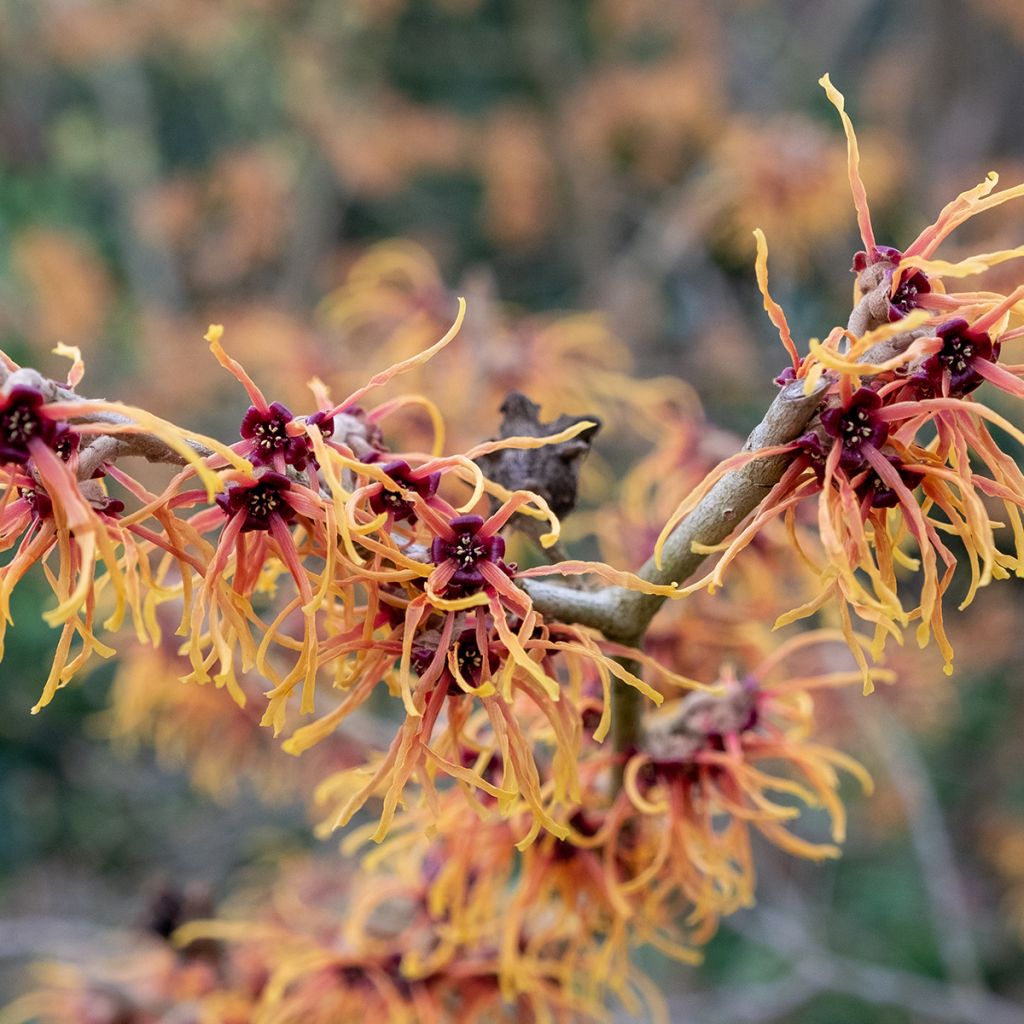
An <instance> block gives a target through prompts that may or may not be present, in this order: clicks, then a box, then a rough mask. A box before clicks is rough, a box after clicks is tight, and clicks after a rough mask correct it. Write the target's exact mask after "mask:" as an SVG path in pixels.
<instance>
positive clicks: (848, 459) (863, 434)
mask: <svg viewBox="0 0 1024 1024" xmlns="http://www.w3.org/2000/svg"><path fill="white" fill-rule="evenodd" d="M881 407H882V399H881V397H880V396H879V394H878V392H877V391H873V390H871V388H859V389H858V390H857V391H855V392H854V393H853V394H852V395H851V396H850V400H849V402H848V403H847V404H846V405H845V406H842V405H835V406H832V407H830V408H828V409H826V410H825V411H824V412H823V413H822V414H821V425H822V427H824V429H825V432H826V433H827V434H829V435H831V436H832V437H833V438H835V440H836V443H838V445H839V448H840V456H839V465H840V466H842V467H843V469H845V470H847V471H849V470H854V469H860V468H861V467H863V466H864V465H865V464H866V463H867V461H868V456H867V452H868V450H869V449H876V450H877V449H878V448H881V447H882V445H883V444H884V442H885V439H886V437H887V436H888V434H889V428H888V427H887V426H886V424H885V423H884V422H883V421H882V420H881V419H880V418H879V416H878V415H877V414H878V410H879V409H881Z"/></svg>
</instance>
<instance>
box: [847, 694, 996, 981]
mask: <svg viewBox="0 0 1024 1024" xmlns="http://www.w3.org/2000/svg"><path fill="white" fill-rule="evenodd" d="M845 696H846V698H847V700H846V703H847V706H848V707H849V708H850V710H851V712H852V714H853V715H854V717H855V718H856V720H857V725H858V726H859V727H860V729H861V732H862V733H863V734H864V736H865V737H866V738H867V739H868V741H869V742H870V743H871V745H872V746H873V747H874V749H875V752H876V753H877V754H878V756H879V757H880V758H881V760H882V762H883V763H884V764H885V767H886V770H887V772H888V773H889V778H890V779H891V781H892V784H893V786H894V787H895V789H896V792H897V794H899V798H900V802H901V803H902V804H903V808H904V811H905V813H906V817H907V824H908V826H909V828H910V839H911V842H912V844H913V847H914V854H915V856H916V857H917V860H918V863H919V864H920V865H921V872H920V876H921V880H922V883H923V885H924V889H925V895H926V896H927V897H928V907H929V911H930V916H931V921H932V934H933V935H934V937H935V943H936V946H937V947H938V950H939V954H940V956H941V957H942V963H943V966H944V967H945V970H946V975H947V976H948V977H949V979H950V980H951V981H955V982H958V983H959V984H961V985H964V986H973V987H975V988H977V987H980V986H981V984H982V972H981V958H980V956H979V954H978V950H977V947H976V945H975V942H974V937H973V933H974V922H973V920H972V914H971V910H970V907H969V906H968V903H967V897H966V894H965V889H964V883H963V879H962V878H961V877H960V873H959V872H958V871H957V867H956V855H955V853H954V850H953V842H952V839H951V838H950V835H949V830H948V829H947V828H946V823H945V821H944V820H943V815H942V807H941V806H940V805H939V799H938V796H937V795H936V793H935V790H934V788H933V787H932V785H931V782H930V780H929V778H928V770H927V768H926V767H925V765H924V763H923V761H922V759H921V755H920V754H919V752H918V750H917V745H916V744H915V742H914V738H913V737H912V736H911V735H910V734H909V733H908V732H907V730H906V729H904V728H903V726H902V725H901V724H900V722H899V721H898V720H897V719H896V717H895V716H893V715H892V714H890V713H889V712H888V710H887V709H886V708H885V707H879V706H878V702H877V701H876V702H873V703H872V706H871V708H870V709H868V708H867V707H865V704H864V702H863V700H862V699H860V698H859V697H858V696H854V695H853V694H850V693H848V694H846V695H845Z"/></svg>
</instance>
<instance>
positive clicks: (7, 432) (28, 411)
mask: <svg viewBox="0 0 1024 1024" xmlns="http://www.w3.org/2000/svg"><path fill="white" fill-rule="evenodd" d="M42 407H43V396H42V394H41V393H40V392H38V391H36V390H35V389H34V388H22V387H16V388H12V389H11V393H10V394H9V395H8V396H7V398H6V399H4V400H3V401H2V402H0V462H16V463H19V464H22V465H23V464H24V463H26V462H28V459H29V455H30V452H29V444H30V443H31V442H32V441H34V440H36V439H39V440H42V441H44V442H45V443H46V444H47V445H52V443H53V440H54V438H55V437H56V435H57V429H58V424H57V422H56V421H54V420H51V419H50V418H49V417H48V416H47V415H46V413H45V412H43V408H42Z"/></svg>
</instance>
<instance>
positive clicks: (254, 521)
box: [216, 473, 295, 533]
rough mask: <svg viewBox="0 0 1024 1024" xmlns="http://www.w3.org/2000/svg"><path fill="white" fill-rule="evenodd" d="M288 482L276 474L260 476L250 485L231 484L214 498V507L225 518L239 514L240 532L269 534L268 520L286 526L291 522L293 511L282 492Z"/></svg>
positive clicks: (287, 487) (285, 478)
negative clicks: (241, 520)
mask: <svg viewBox="0 0 1024 1024" xmlns="http://www.w3.org/2000/svg"><path fill="white" fill-rule="evenodd" d="M290 488H291V481H290V480H289V479H288V478H287V477H286V476H282V475H281V474H280V473H264V474H263V476H261V477H260V478H259V480H257V481H256V483H254V484H235V485H233V486H232V487H229V488H228V489H227V491H225V492H224V493H223V494H218V495H217V499H216V500H217V505H218V507H219V508H220V510H221V511H222V512H223V513H224V514H225V515H226V516H228V517H231V516H235V515H238V514H239V513H242V514H244V515H245V522H244V523H243V525H242V532H243V533H247V532H249V531H252V530H269V529H270V524H271V517H272V516H275V515H276V516H279V517H280V518H281V519H282V520H283V521H285V522H289V521H291V520H292V519H294V518H295V509H293V508H292V506H291V505H289V504H288V502H287V500H286V499H285V497H284V492H285V491H287V490H289V489H290Z"/></svg>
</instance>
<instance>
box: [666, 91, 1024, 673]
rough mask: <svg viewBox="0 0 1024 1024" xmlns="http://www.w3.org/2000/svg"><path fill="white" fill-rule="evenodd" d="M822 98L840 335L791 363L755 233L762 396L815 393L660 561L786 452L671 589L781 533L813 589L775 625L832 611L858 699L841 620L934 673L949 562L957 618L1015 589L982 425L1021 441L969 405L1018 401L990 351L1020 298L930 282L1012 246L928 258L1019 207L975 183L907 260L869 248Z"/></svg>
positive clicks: (1004, 485)
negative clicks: (806, 413) (709, 554)
mask: <svg viewBox="0 0 1024 1024" xmlns="http://www.w3.org/2000/svg"><path fill="white" fill-rule="evenodd" d="M821 84H822V86H823V88H824V89H825V91H826V93H827V94H828V97H829V99H830V100H831V101H832V103H833V104H834V105H835V107H836V109H837V110H838V111H839V114H840V117H841V119H842V122H843V127H844V130H845V132H846V137H847V146H848V168H849V176H850V185H851V189H852V192H853V200H854V207H855V210H856V214H857V222H858V225H859V228H860V233H861V238H862V240H863V242H864V249H863V251H861V252H858V253H857V254H856V256H855V257H854V261H853V270H854V273H855V274H856V282H857V283H856V289H855V299H856V305H855V307H854V309H853V312H852V313H851V316H850V321H849V324H848V325H847V326H846V327H845V328H843V327H836V328H834V329H833V330H832V331H830V332H829V333H828V335H827V336H826V337H825V339H824V340H823V341H818V340H817V339H812V340H811V342H810V345H809V352H808V354H807V355H805V356H802V357H801V356H800V354H799V351H798V348H797V345H796V342H795V341H794V339H793V335H792V332H791V330H790V328H789V324H788V322H787V320H786V315H785V313H784V312H783V310H782V308H781V307H780V306H779V305H778V304H777V303H776V302H775V301H774V300H773V299H772V297H771V294H770V292H769V290H768V274H767V244H766V242H765V239H764V236H763V235H762V234H761V233H760V232H755V235H756V238H757V279H758V284H759V287H760V289H761V292H762V295H763V297H764V306H765V310H766V312H767V313H768V316H769V317H770V319H771V320H772V322H773V324H774V325H775V326H776V328H777V329H778V332H779V337H780V339H781V341H782V344H783V346H784V347H785V349H786V351H787V353H788V354H789V356H790V359H791V365H789V366H787V367H786V369H785V370H784V371H783V372H782V373H781V374H780V375H779V377H778V378H777V383H779V384H780V385H787V384H789V383H791V382H793V381H802V382H803V383H804V389H805V392H806V394H807V395H811V394H815V393H818V394H820V395H821V399H822V402H821V406H820V408H819V412H818V414H817V416H816V417H815V418H814V419H813V420H812V421H811V423H810V425H809V427H808V429H807V432H806V433H805V434H804V435H803V436H801V437H799V438H798V439H797V440H795V441H793V442H790V443H788V444H784V445H779V446H776V447H774V448H770V449H762V450H760V451H757V452H753V453H751V452H744V453H741V454H740V455H739V456H735V457H733V458H732V459H729V460H726V461H725V462H723V463H722V464H720V465H719V466H718V467H717V468H716V469H715V470H713V471H712V472H711V473H710V474H709V475H708V476H707V477H706V478H705V480H704V481H703V482H702V483H701V484H700V485H699V486H698V487H697V488H696V489H695V490H694V491H693V492H692V493H691V495H690V496H689V497H688V498H687V499H686V500H685V501H684V502H683V503H682V505H680V506H679V508H678V509H677V510H676V512H675V513H674V515H673V516H672V517H671V519H670V520H669V523H668V524H667V526H666V528H665V530H664V531H663V532H662V536H661V540H660V542H659V547H660V544H662V543H663V542H664V540H665V539H666V538H667V536H668V534H669V533H670V532H671V531H672V529H673V528H674V527H675V525H676V524H677V523H678V522H679V521H680V520H681V519H682V518H683V517H684V516H685V515H686V514H687V512H689V510H690V509H692V508H693V507H694V506H695V505H696V503H697V501H698V500H699V499H700V498H701V497H703V496H704V495H705V494H706V493H707V492H708V490H710V488H711V486H712V485H713V484H714V483H715V482H716V481H717V480H718V479H720V478H721V477H722V476H724V475H725V473H726V472H728V471H729V470H731V469H735V468H737V467H739V466H742V465H744V464H747V463H749V462H750V461H752V460H755V459H759V458H764V457H767V456H772V455H780V454H781V455H786V456H787V457H788V458H789V460H790V461H789V465H788V468H786V470H785V472H784V473H783V474H782V477H781V479H780V480H779V482H778V483H777V484H776V485H775V486H774V487H773V488H772V490H771V492H770V493H769V494H768V495H767V497H766V498H765V499H764V500H763V501H762V502H761V504H760V505H759V507H758V509H757V510H756V512H755V513H754V516H753V518H752V519H751V520H750V521H749V523H747V524H746V525H745V526H744V527H743V528H742V529H741V530H740V531H739V532H738V533H737V534H736V535H735V536H734V537H733V538H732V540H731V541H730V542H728V543H727V544H726V545H725V546H724V550H723V551H722V553H721V554H720V556H719V558H718V560H717V562H716V563H715V565H714V566H713V567H712V569H711V570H710V571H709V572H707V573H706V574H705V575H704V576H703V577H702V578H701V579H699V580H698V581H696V582H695V583H693V584H691V585H690V586H689V587H687V588H686V591H687V592H692V591H695V590H698V589H701V588H705V587H708V588H714V587H717V586H718V585H720V584H721V583H722V580H723V574H724V572H725V570H726V568H727V567H728V566H729V564H730V563H731V562H732V561H733V560H734V559H735V558H736V557H737V555H739V553H740V552H741V551H742V550H743V549H744V548H746V547H747V546H748V545H749V544H750V543H751V541H752V540H753V539H754V538H755V537H756V536H757V535H758V534H759V533H760V532H761V530H763V529H764V527H765V526H766V525H767V524H768V523H769V522H771V521H772V520H776V519H782V520H783V521H784V522H785V524H786V526H787V528H788V529H789V531H790V534H791V536H792V537H793V540H794V547H795V549H796V551H797V554H798V557H799V558H800V559H801V560H803V561H804V562H805V563H806V564H807V565H808V567H809V568H810V569H811V570H812V571H813V572H815V573H816V574H817V576H818V578H819V580H820V583H821V585H820V590H819V592H818V594H817V595H816V596H813V597H812V598H810V599H809V600H808V601H806V602H805V603H804V604H802V605H801V606H800V607H798V608H795V609H794V610H793V611H791V612H789V613H788V614H786V615H783V616H782V617H781V618H780V619H779V622H778V625H782V624H785V623H788V622H792V621H794V620H796V619H798V618H803V617H806V616H808V615H811V614H813V613H815V612H816V611H818V610H819V609H821V608H823V607H826V606H828V605H830V604H831V603H832V602H833V601H834V600H837V601H838V612H839V616H840V620H841V623H842V627H843V629H844V631H845V632H846V634H847V636H848V638H849V645H850V649H851V651H853V653H854V655H855V656H856V657H857V658H858V660H859V662H860V664H861V666H862V670H863V671H864V673H865V687H866V688H870V685H871V684H870V677H869V675H868V673H867V661H866V658H865V655H864V652H863V651H862V649H861V646H860V645H859V644H858V643H856V641H855V640H854V636H853V630H854V627H853V616H856V617H857V618H860V619H862V620H864V621H866V622H868V623H870V624H872V625H873V627H874V630H875V638H874V643H873V645H872V648H871V650H872V653H873V654H874V655H875V657H877V656H878V655H879V654H880V653H881V651H882V649H883V646H884V644H885V642H886V640H887V639H889V638H891V639H894V640H896V641H897V642H902V640H903V634H904V631H905V630H906V629H907V628H908V627H909V626H911V625H912V624H915V623H916V625H915V626H914V631H915V635H916V637H917V640H918V642H919V643H920V644H921V646H924V645H925V644H927V643H928V642H929V640H930V639H931V638H932V637H934V638H935V640H936V643H937V644H938V646H939V649H940V650H941V652H942V654H943V657H944V658H945V661H946V671H947V672H949V671H952V661H953V650H952V647H951V645H950V643H949V641H948V639H947V637H946V631H945V628H944V626H943V618H942V605H943V597H944V595H945V594H946V593H947V591H949V590H950V588H951V587H952V586H953V585H954V580H955V579H956V578H957V577H956V575H955V571H956V569H957V566H958V564H959V562H960V561H965V562H966V565H967V570H968V574H969V581H968V582H967V583H966V586H965V590H964V594H963V596H962V598H961V602H960V604H961V607H964V606H965V605H967V604H969V603H970V602H971V600H972V599H973V597H974V594H975V592H976V591H977V589H978V587H981V586H985V585H986V584H988V583H989V582H990V581H991V580H993V579H1001V578H1005V577H1006V576H1007V575H1009V574H1010V573H1016V574H1017V575H1024V523H1022V521H1021V511H1020V510H1021V507H1022V506H1024V475H1022V474H1021V472H1020V470H1019V469H1018V467H1017V465H1016V463H1015V462H1014V460H1013V459H1012V458H1011V457H1010V455H1008V454H1007V453H1005V452H1004V451H1002V450H1001V448H1000V446H999V444H998V442H997V441H996V439H995V438H994V437H993V436H992V434H991V432H990V430H989V427H990V425H993V424H994V425H996V426H997V427H999V428H1000V429H1001V430H1003V431H1005V432H1006V433H1007V434H1008V435H1010V436H1011V437H1012V438H1014V439H1015V440H1016V441H1018V442H1021V441H1024V431H1022V430H1020V429H1019V428H1018V427H1017V426H1015V425H1014V424H1013V423H1012V422H1010V421H1008V420H1007V419H1006V418H1005V417H1003V416H1002V415H1000V414H999V413H997V412H996V411H995V410H993V409H992V408H990V407H989V406H988V405H986V404H985V403H984V402H980V401H978V400H977V399H976V397H975V396H974V392H975V391H976V389H977V388H978V387H979V386H980V385H982V384H983V383H986V382H987V383H989V384H992V385H994V386H995V387H997V388H999V389H1000V390H1002V391H1004V392H1006V393H1007V394H1009V395H1011V396H1013V397H1015V398H1024V366H1013V365H1006V364H1005V363H1001V362H1000V361H999V360H1000V354H1001V351H1002V346H1003V344H1004V343H1005V342H1007V341H1011V340H1013V339H1015V338H1019V337H1024V326H1022V319H1024V284H1022V285H1020V286H1018V287H1017V288H1015V289H1013V290H1012V291H1010V292H1009V294H1005V295H1004V294H1001V293H998V292H992V291H954V290H950V289H949V288H948V286H947V281H946V279H952V280H955V279H957V278H960V277H965V276H969V275H974V274H979V273H982V272H984V271H985V270H987V269H989V268H991V267H994V266H996V265H998V264H1000V263H1004V262H1006V261H1008V260H1012V259H1016V258H1019V257H1022V256H1024V246H1020V247H1017V248H1014V249H1006V250H1000V251H997V252H989V253H981V254H979V255H977V256H973V257H970V258H967V259H963V260H959V261H957V262H955V263H951V262H947V261H943V260H941V259H938V258H936V256H935V253H936V250H937V249H938V248H939V246H940V245H941V243H942V242H943V241H944V240H945V239H946V238H948V236H949V235H950V234H951V233H952V232H953V231H954V230H955V229H956V228H957V227H958V226H959V225H961V224H963V223H964V222H965V221H966V220H969V219H970V218H972V217H975V216H977V215H978V214H981V213H984V212H986V211H988V210H992V209H995V208H997V207H999V206H1001V205H1002V204H1004V203H1006V202H1008V201H1010V200H1012V199H1016V198H1019V197H1022V196H1024V185H1020V186H1016V187H1014V188H1009V189H1003V190H1001V191H996V190H995V189H996V185H997V183H998V179H997V176H996V175H995V174H990V175H988V176H987V177H986V179H985V180H984V181H983V182H982V183H981V184H979V185H978V186H976V187H975V188H973V189H969V190H968V191H966V192H964V193H963V194H961V195H960V196H958V197H957V198H956V199H955V200H953V202H951V203H949V204H948V205H947V206H946V207H944V208H943V210H942V211H941V212H940V213H939V216H938V217H937V218H936V220H935V222H934V223H932V224H931V225H929V226H928V227H926V228H925V229H924V230H923V231H921V233H920V234H919V235H918V237H917V238H916V239H915V240H914V241H913V242H911V243H910V245H909V246H907V247H906V249H904V250H898V249H895V248H892V247H890V246H884V245H878V244H877V243H876V240H875V235H874V230H873V228H872V224H871V215H870V211H869V209H868V203H867V194H866V191H865V188H864V185H863V182H862V181H861V178H860V173H859V162H860V156H859V150H858V147H857V137H856V134H855V132H854V129H853V125H852V122H851V121H850V118H849V116H848V115H847V113H846V110H845V102H844V98H843V96H842V94H841V93H840V92H839V91H838V90H837V89H836V88H835V87H834V86H833V85H832V83H831V81H830V80H829V78H828V76H827V75H826V76H824V77H823V78H822V80H821ZM810 500H814V501H815V502H816V505H817V528H818V529H817V533H818V536H819V538H820V549H821V550H820V551H817V552H816V551H815V550H813V549H808V547H807V546H806V544H803V543H798V542H797V541H796V533H797V524H798V523H799V522H800V521H801V519H800V517H801V515H802V509H803V507H804V506H805V504H806V503H807V502H808V501H810ZM993 506H998V507H1001V509H1002V514H1003V516H1004V519H1003V520H1002V521H997V520H995V519H993V518H992V508H993ZM1005 527H1009V533H1010V535H1011V544H1010V550H1009V551H1006V550H1002V549H1001V547H1000V546H999V544H998V543H997V531H999V530H1000V529H1001V528H1005ZM950 538H953V539H955V541H956V544H957V546H958V547H959V549H960V550H961V551H962V552H963V556H958V553H957V551H956V550H955V549H954V547H953V546H952V545H951V544H950ZM908 574H913V575H917V576H919V578H920V583H919V585H917V586H915V587H914V588H912V589H913V592H914V594H915V596H914V598H913V599H912V602H911V603H910V604H909V605H908V602H907V601H906V598H905V597H904V596H903V595H904V594H905V592H906V590H907V589H910V588H907V587H906V586H905V584H902V583H901V579H902V578H903V577H904V576H906V575H908Z"/></svg>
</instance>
